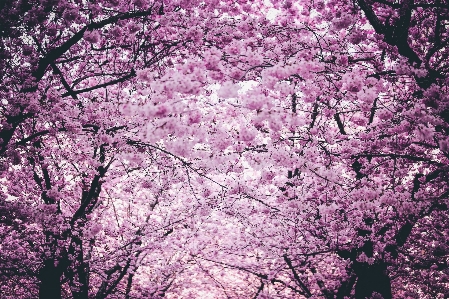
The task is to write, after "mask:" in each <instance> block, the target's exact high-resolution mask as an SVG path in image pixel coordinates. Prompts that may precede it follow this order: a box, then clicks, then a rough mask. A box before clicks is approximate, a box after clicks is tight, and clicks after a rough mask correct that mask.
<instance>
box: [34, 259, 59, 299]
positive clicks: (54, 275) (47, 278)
mask: <svg viewBox="0 0 449 299" xmlns="http://www.w3.org/2000/svg"><path fill="white" fill-rule="evenodd" d="M39 279H40V281H41V283H40V286H39V299H50V298H51V299H60V298H61V283H60V281H61V272H60V270H59V269H58V268H57V267H55V264H54V260H53V259H48V260H45V261H44V266H43V267H42V268H41V269H40V271H39Z"/></svg>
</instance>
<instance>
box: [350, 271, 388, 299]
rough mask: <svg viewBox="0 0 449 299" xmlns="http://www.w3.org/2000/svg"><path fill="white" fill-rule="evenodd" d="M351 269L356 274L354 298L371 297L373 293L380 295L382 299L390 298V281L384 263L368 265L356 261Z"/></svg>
mask: <svg viewBox="0 0 449 299" xmlns="http://www.w3.org/2000/svg"><path fill="white" fill-rule="evenodd" d="M353 269H354V270H355V272H356V274H357V283H356V285H355V298H356V299H366V298H371V297H372V296H373V293H377V294H379V295H382V297H383V299H392V294H391V281H390V277H389V276H388V274H387V267H386V266H385V264H383V263H375V264H373V265H369V264H366V263H356V264H354V266H353ZM374 298H376V297H374ZM379 298H380V297H379ZM376 299H377V298H376Z"/></svg>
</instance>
